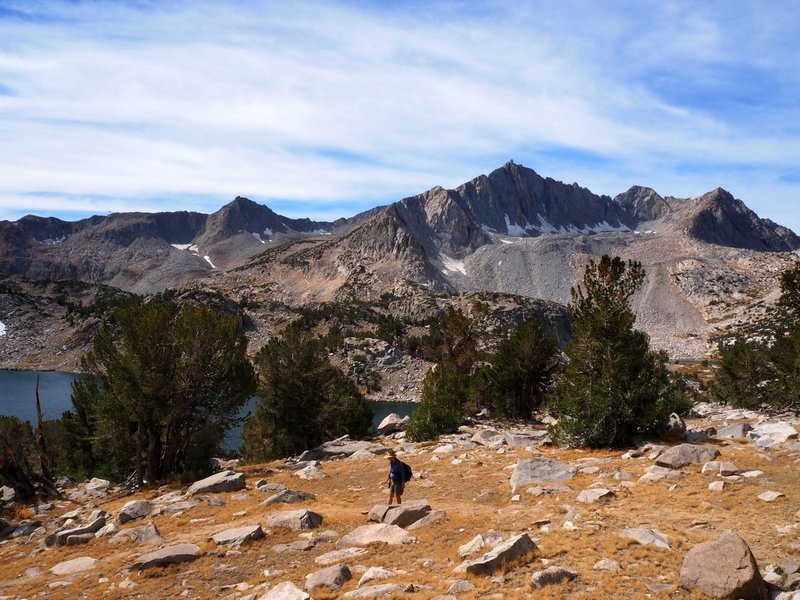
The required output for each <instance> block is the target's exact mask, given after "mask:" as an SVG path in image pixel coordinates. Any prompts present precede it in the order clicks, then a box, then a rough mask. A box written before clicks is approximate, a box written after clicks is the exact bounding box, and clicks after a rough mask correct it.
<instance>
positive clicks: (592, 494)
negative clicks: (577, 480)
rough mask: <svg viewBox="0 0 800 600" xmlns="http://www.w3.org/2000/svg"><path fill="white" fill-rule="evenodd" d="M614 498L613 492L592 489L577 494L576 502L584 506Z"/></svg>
mask: <svg viewBox="0 0 800 600" xmlns="http://www.w3.org/2000/svg"><path fill="white" fill-rule="evenodd" d="M613 497H614V492H612V491H611V490H608V489H606V488H594V489H588V490H583V491H582V492H581V493H580V494H578V497H577V501H578V502H583V503H584V504H594V503H595V502H597V501H598V500H602V499H605V500H607V499H609V498H613Z"/></svg>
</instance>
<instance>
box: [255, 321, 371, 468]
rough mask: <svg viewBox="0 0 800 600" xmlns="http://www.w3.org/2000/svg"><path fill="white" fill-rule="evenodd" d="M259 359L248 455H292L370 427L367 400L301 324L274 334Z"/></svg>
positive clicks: (261, 456)
mask: <svg viewBox="0 0 800 600" xmlns="http://www.w3.org/2000/svg"><path fill="white" fill-rule="evenodd" d="M256 364H257V365H258V374H259V387H258V396H259V400H258V402H257V404H256V407H255V410H254V413H253V416H252V417H251V418H250V419H248V421H247V422H246V423H245V427H244V432H243V437H244V448H243V452H244V454H245V456H246V457H247V458H248V459H249V460H264V459H272V458H276V457H285V456H291V455H294V454H298V453H300V452H302V451H304V450H309V449H311V448H314V447H316V446H318V445H319V444H321V443H322V442H324V441H326V440H329V439H333V438H336V437H340V436H342V435H344V434H348V435H350V436H351V437H356V438H357V437H361V436H364V435H365V434H366V433H367V431H368V430H369V428H370V427H371V425H372V409H371V408H370V406H369V403H368V402H367V401H366V399H365V398H364V396H363V395H362V394H361V392H359V390H358V388H357V387H356V385H355V384H354V383H353V382H352V381H351V380H350V379H349V378H348V377H347V376H346V375H345V374H344V373H343V372H342V371H341V369H339V368H338V367H335V366H334V365H332V364H331V363H330V361H329V360H328V353H327V351H326V350H325V348H324V346H323V344H322V341H321V340H320V339H319V338H316V337H313V336H312V335H311V334H310V333H308V332H306V331H304V330H303V329H302V327H301V326H289V327H288V328H287V329H286V330H285V331H284V332H283V334H282V335H281V336H279V337H274V338H272V339H270V340H269V342H267V344H266V346H264V348H262V349H261V351H260V352H259V353H258V355H257V356H256Z"/></svg>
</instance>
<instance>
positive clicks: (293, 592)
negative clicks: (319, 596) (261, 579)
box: [258, 581, 311, 600]
mask: <svg viewBox="0 0 800 600" xmlns="http://www.w3.org/2000/svg"><path fill="white" fill-rule="evenodd" d="M258 600H311V596H309V595H308V594H307V593H306V592H304V591H303V590H301V589H300V588H298V587H297V586H295V585H294V584H293V583H292V582H291V581H284V582H283V583H279V584H278V585H276V586H275V587H274V588H272V589H271V590H269V591H268V592H267V593H266V594H264V595H263V596H261V598H259V599H258Z"/></svg>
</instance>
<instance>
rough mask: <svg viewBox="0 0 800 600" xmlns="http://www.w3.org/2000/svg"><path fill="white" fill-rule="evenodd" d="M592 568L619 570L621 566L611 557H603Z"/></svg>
mask: <svg viewBox="0 0 800 600" xmlns="http://www.w3.org/2000/svg"><path fill="white" fill-rule="evenodd" d="M592 568H593V569H594V570H595V571H619V570H620V568H621V567H620V566H619V563H618V562H617V561H615V560H611V559H610V558H602V559H600V560H598V561H597V562H596V563H594V567H592Z"/></svg>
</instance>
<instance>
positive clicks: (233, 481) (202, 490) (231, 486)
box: [189, 471, 245, 496]
mask: <svg viewBox="0 0 800 600" xmlns="http://www.w3.org/2000/svg"><path fill="white" fill-rule="evenodd" d="M244 487H245V477H244V473H234V472H233V471H220V472H219V473H214V474H213V475H210V476H208V477H206V478H205V479H201V480H200V481H195V482H194V483H193V484H192V485H191V486H189V495H190V496H194V495H196V494H218V493H220V492H235V491H238V490H243V489H244Z"/></svg>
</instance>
